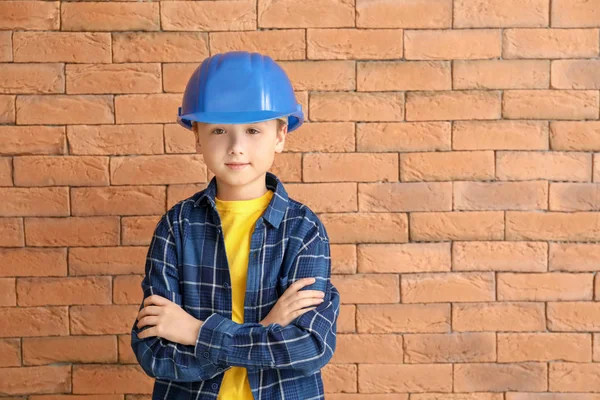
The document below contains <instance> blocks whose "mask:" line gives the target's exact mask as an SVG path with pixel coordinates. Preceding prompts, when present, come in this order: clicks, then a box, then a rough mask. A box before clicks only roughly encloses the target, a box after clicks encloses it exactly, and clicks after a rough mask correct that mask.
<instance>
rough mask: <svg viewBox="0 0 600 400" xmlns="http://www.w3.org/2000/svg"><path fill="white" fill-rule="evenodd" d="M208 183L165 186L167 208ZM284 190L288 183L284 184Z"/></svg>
mask: <svg viewBox="0 0 600 400" xmlns="http://www.w3.org/2000/svg"><path fill="white" fill-rule="evenodd" d="M200 180H201V179H200ZM207 185H208V183H207V182H205V183H190V184H183V185H168V186H167V209H170V208H171V207H173V206H174V205H175V204H176V203H177V202H179V201H181V200H185V199H187V198H188V197H191V196H193V195H194V194H195V193H197V192H199V191H201V190H203V189H204V188H206V186H207ZM285 187H286V190H287V187H288V185H287V184H286V186H285Z"/></svg>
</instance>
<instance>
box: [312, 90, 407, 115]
mask: <svg viewBox="0 0 600 400" xmlns="http://www.w3.org/2000/svg"><path fill="white" fill-rule="evenodd" d="M309 115H310V120H311V121H402V120H403V119H404V93H402V92H398V93H396V92H388V93H379V92H360V93H358V92H322V93H320V92H316V93H311V95H310V110H309Z"/></svg>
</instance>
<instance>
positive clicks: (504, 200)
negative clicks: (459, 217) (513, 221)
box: [452, 181, 548, 211]
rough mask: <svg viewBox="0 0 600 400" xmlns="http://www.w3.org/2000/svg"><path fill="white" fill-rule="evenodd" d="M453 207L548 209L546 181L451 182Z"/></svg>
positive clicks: (474, 208) (475, 208) (466, 208)
mask: <svg viewBox="0 0 600 400" xmlns="http://www.w3.org/2000/svg"><path fill="white" fill-rule="evenodd" d="M453 184H454V195H453V197H452V198H453V199H454V200H453V201H454V203H453V204H454V209H455V210H467V211H473V210H482V211H483V210H547V209H548V182H547V181H526V182H453Z"/></svg>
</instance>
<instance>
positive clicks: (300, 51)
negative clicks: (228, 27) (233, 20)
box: [210, 29, 306, 61]
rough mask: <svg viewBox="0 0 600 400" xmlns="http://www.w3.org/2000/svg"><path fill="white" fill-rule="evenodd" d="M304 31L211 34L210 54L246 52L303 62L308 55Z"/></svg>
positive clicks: (286, 30)
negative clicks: (234, 51) (235, 51)
mask: <svg viewBox="0 0 600 400" xmlns="http://www.w3.org/2000/svg"><path fill="white" fill-rule="evenodd" d="M304 35H305V31H304V29H284V30H264V31H243V32H211V33H210V53H211V54H217V53H225V52H227V51H233V50H245V51H248V52H258V53H261V54H264V55H268V56H270V57H271V58H273V59H274V60H275V61H279V60H282V61H285V60H303V59H304V58H305V53H306V41H305V38H304Z"/></svg>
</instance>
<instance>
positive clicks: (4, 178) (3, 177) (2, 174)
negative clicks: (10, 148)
mask: <svg viewBox="0 0 600 400" xmlns="http://www.w3.org/2000/svg"><path fill="white" fill-rule="evenodd" d="M12 164H13V161H12V157H0V186H13V166H12Z"/></svg>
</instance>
